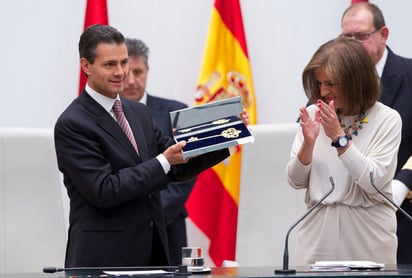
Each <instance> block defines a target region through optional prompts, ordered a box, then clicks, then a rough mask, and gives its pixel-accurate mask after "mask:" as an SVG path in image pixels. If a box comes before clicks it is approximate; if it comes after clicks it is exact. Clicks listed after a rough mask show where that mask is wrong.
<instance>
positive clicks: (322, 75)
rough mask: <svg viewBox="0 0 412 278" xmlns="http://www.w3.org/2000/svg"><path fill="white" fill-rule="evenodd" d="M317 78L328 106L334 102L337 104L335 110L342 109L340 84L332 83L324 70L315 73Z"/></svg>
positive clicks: (321, 93)
mask: <svg viewBox="0 0 412 278" xmlns="http://www.w3.org/2000/svg"><path fill="white" fill-rule="evenodd" d="M315 78H316V81H317V82H318V86H319V91H320V95H321V96H322V98H323V100H324V101H325V102H326V103H328V104H329V103H330V102H331V101H332V100H333V101H334V102H335V109H342V108H343V99H342V93H341V91H340V88H339V86H338V84H337V83H334V82H333V81H331V80H330V78H329V77H328V75H327V74H326V72H325V70H323V69H320V70H317V71H316V72H315Z"/></svg>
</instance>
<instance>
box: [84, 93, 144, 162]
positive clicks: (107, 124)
mask: <svg viewBox="0 0 412 278" xmlns="http://www.w3.org/2000/svg"><path fill="white" fill-rule="evenodd" d="M79 100H80V102H81V103H82V105H84V106H85V107H86V109H87V111H89V112H90V113H93V114H94V115H95V117H96V124H97V125H98V126H100V127H101V128H102V129H103V130H104V131H105V132H106V133H107V134H108V135H109V136H111V137H113V138H114V139H115V140H116V141H117V142H118V143H119V145H120V146H119V148H123V149H124V150H125V151H126V152H127V153H128V154H129V155H130V156H131V158H132V159H133V160H134V161H136V162H140V158H139V156H138V155H137V153H136V151H135V150H134V148H133V145H132V143H130V141H129V139H128V138H127V136H126V134H125V133H124V132H123V130H122V128H121V127H120V126H119V124H118V123H117V122H116V121H115V119H113V117H112V116H110V114H109V113H107V111H106V110H105V109H104V108H103V107H102V106H101V105H100V104H98V103H97V102H96V101H95V100H94V99H93V98H92V97H91V96H90V95H89V94H87V92H86V91H83V93H82V94H81V95H80V96H79ZM91 107H93V108H91ZM126 118H127V117H126ZM133 133H134V131H133ZM136 140H137V139H136ZM137 144H139V143H137ZM139 151H140V149H139Z"/></svg>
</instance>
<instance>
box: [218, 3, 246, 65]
mask: <svg viewBox="0 0 412 278" xmlns="http://www.w3.org/2000/svg"><path fill="white" fill-rule="evenodd" d="M215 9H216V10H217V11H218V12H219V14H220V16H221V17H222V20H223V22H224V23H225V25H226V27H227V28H228V29H229V30H230V32H231V33H232V34H233V36H234V37H235V38H236V39H237V40H238V42H239V44H240V46H241V47H242V49H243V52H244V53H245V56H246V57H249V55H248V51H247V45H246V38H245V33H244V29H243V19H242V12H241V10H240V2H239V0H225V1H215ZM233 14H236V15H238V16H233Z"/></svg>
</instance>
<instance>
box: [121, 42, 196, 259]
mask: <svg viewBox="0 0 412 278" xmlns="http://www.w3.org/2000/svg"><path fill="white" fill-rule="evenodd" d="M126 46H127V51H128V55H129V75H128V77H127V78H126V82H125V90H124V91H123V93H121V94H120V95H121V96H122V97H124V98H127V99H130V100H134V101H139V102H141V103H143V104H146V105H147V107H148V108H149V111H150V113H151V114H152V116H153V119H154V120H155V122H156V123H157V125H158V126H159V128H160V129H161V130H162V132H163V133H164V134H165V135H167V136H170V137H172V135H173V134H172V125H171V122H170V114H169V112H171V111H175V110H179V109H183V108H186V107H187V105H186V104H184V103H182V102H178V101H175V100H171V99H166V98H160V97H156V96H152V95H150V94H148V93H147V91H146V83H147V77H148V72H149V48H148V47H147V46H146V44H145V43H144V42H143V41H141V40H137V39H130V38H126ZM195 181H196V179H195V178H193V179H190V180H188V181H184V182H171V183H169V184H168V186H167V187H166V188H165V189H163V190H162V191H161V192H160V196H161V200H162V206H163V212H164V215H165V220H166V228H167V238H168V240H169V255H170V263H171V264H172V265H179V264H181V263H182V259H181V258H182V255H181V249H182V247H183V246H187V236H186V217H187V211H186V209H185V203H186V200H187V198H188V197H189V195H190V192H191V191H192V188H193V185H194V184H195Z"/></svg>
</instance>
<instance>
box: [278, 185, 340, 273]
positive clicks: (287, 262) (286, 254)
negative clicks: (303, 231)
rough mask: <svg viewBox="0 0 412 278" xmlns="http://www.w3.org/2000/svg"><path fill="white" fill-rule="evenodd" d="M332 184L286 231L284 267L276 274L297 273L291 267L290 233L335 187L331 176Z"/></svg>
mask: <svg viewBox="0 0 412 278" xmlns="http://www.w3.org/2000/svg"><path fill="white" fill-rule="evenodd" d="M329 181H330V185H331V186H332V188H331V189H330V190H329V191H328V193H326V195H325V196H323V197H322V199H320V200H319V201H318V202H317V203H316V204H315V205H314V206H312V207H311V208H310V209H309V210H308V211H307V212H306V213H305V214H304V215H303V216H302V217H301V218H300V219H299V220H298V221H296V223H295V224H293V225H292V227H290V228H289V230H288V232H287V233H286V239H285V251H284V252H283V268H282V269H275V274H295V273H296V269H289V247H288V242H289V234H290V232H291V231H292V230H293V228H295V227H296V226H297V225H298V224H299V223H300V222H301V221H302V220H303V219H305V218H306V217H307V216H308V215H309V214H310V213H311V212H312V211H313V210H314V209H316V208H317V207H318V206H319V205H320V204H321V203H322V202H323V201H324V200H325V199H326V198H327V197H328V196H329V195H330V194H331V193H332V192H333V190H334V189H335V182H334V181H333V178H332V177H329Z"/></svg>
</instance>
